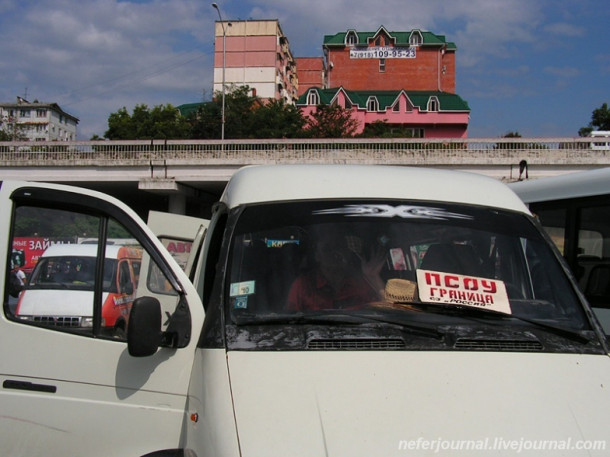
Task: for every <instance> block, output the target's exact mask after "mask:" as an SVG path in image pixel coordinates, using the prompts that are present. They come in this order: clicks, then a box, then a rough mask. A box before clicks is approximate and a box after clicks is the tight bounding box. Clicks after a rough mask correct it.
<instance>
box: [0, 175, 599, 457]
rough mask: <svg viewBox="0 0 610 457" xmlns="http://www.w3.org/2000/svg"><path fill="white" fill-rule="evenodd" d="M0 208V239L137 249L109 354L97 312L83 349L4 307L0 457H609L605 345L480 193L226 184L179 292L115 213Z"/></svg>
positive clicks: (443, 181) (538, 253)
mask: <svg viewBox="0 0 610 457" xmlns="http://www.w3.org/2000/svg"><path fill="white" fill-rule="evenodd" d="M0 203H1V207H0V208H1V210H0V211H1V212H2V218H0V220H2V221H5V223H3V224H2V226H1V227H0V234H1V235H3V236H4V237H5V239H7V240H10V239H11V237H12V236H28V235H29V233H23V232H24V227H25V228H27V229H28V230H37V233H40V232H41V231H42V232H47V231H48V232H52V231H56V230H57V226H56V225H55V224H53V223H52V222H50V221H54V220H57V221H65V220H72V221H74V224H75V228H74V230H77V227H82V226H85V225H86V226H87V227H90V228H89V229H88V231H89V232H91V231H92V227H95V228H96V229H97V233H100V234H101V235H103V234H110V233H116V232H119V233H122V234H124V236H125V237H130V238H132V239H135V240H137V241H138V242H139V243H140V244H141V246H142V248H143V251H144V252H145V254H144V256H143V261H142V269H141V275H140V281H139V285H138V290H137V293H136V295H137V296H136V298H135V300H134V302H133V306H132V308H131V313H130V319H129V329H128V332H127V341H126V342H124V341H120V340H117V339H114V338H109V337H107V336H106V335H105V334H104V332H103V331H101V327H100V323H101V312H100V311H94V323H93V328H92V331H91V332H90V334H87V335H83V334H82V333H77V332H74V331H73V330H71V329H69V328H62V327H57V326H52V325H49V324H43V323H35V322H31V321H28V320H23V319H20V317H19V316H18V315H15V314H12V313H11V312H10V309H11V308H10V307H9V306H7V305H5V308H4V310H5V312H4V313H3V315H2V317H1V318H0V347H3V348H11V349H10V350H9V349H6V350H5V351H4V354H3V356H2V358H1V359H0V381H1V382H2V390H1V391H0V411H1V412H0V453H1V454H3V455H29V456H32V455H51V456H53V455H57V456H59V455H93V456H107V455H123V456H149V457H152V456H154V457H161V456H164V457H167V456H188V457H195V456H198V457H203V456H219V455H222V456H235V457H238V456H241V457H250V456H251V457H258V456H278V457H279V456H282V457H285V456H287V455H290V456H319V455H324V456H346V457H347V456H350V457H352V456H362V457H364V456H370V455H384V456H405V455H460V456H471V455H504V456H511V455H517V454H523V455H542V454H544V455H546V454H548V455H571V456H572V455H607V453H608V444H609V443H608V442H607V441H608V439H609V434H608V431H607V424H608V423H609V422H610V408H608V406H609V405H610V390H609V389H608V386H610V359H609V357H608V343H607V341H606V339H605V336H604V334H603V332H602V330H601V328H600V325H599V323H598V321H597V320H596V318H595V316H594V315H593V313H592V312H591V309H590V307H589V305H588V304H587V302H586V300H585V298H584V297H583V295H582V293H581V292H580V291H579V289H578V287H577V286H576V283H575V281H574V278H573V277H572V275H571V273H570V272H569V270H568V268H567V267H566V265H565V263H564V262H563V261H562V259H561V256H560V255H559V254H558V252H557V250H556V248H555V247H554V246H553V245H552V243H551V242H550V240H549V238H548V236H547V235H546V234H545V233H544V232H543V231H542V230H541V228H540V226H539V224H538V223H537V222H536V221H535V220H534V219H533V218H532V216H531V215H530V213H529V211H528V210H527V208H526V207H525V205H524V204H523V203H522V202H521V200H520V199H519V198H518V197H517V196H516V195H515V194H514V193H513V192H512V191H511V190H509V189H508V188H507V187H506V186H505V185H503V184H502V183H500V182H498V181H495V180H492V179H489V178H485V177H482V176H479V175H474V174H467V173H457V172H450V171H443V170H428V169H423V168H408V167H388V166H339V165H337V166H327V165H326V166H317V165H293V166H262V167H247V168H244V169H242V170H239V171H238V172H236V173H235V175H234V176H233V177H232V179H231V180H230V182H229V184H228V185H227V187H226V189H225V192H224V194H223V196H222V198H221V199H220V201H219V202H218V203H217V204H216V205H215V207H214V210H213V214H212V219H211V221H210V224H209V227H208V229H207V233H206V235H205V237H204V241H203V249H202V251H201V252H199V251H198V250H197V249H196V248H195V246H193V248H192V249H191V255H193V256H195V258H196V259H197V261H196V262H195V263H194V268H195V270H194V272H193V275H192V281H189V279H188V277H187V273H188V272H184V271H182V269H181V268H180V267H179V266H178V264H177V263H176V262H175V261H174V260H173V259H172V257H171V256H170V254H169V253H168V252H167V251H166V250H165V249H164V248H163V246H162V244H161V243H160V242H159V240H158V239H156V238H155V237H154V235H153V234H152V232H151V231H150V230H149V229H148V228H147V227H146V226H145V225H144V224H143V223H142V222H141V221H140V220H139V218H138V217H137V216H136V215H135V214H133V213H132V212H131V211H130V210H129V209H128V208H126V207H125V206H124V205H122V204H121V203H120V202H118V201H116V200H114V199H111V198H109V197H106V196H103V195H101V194H98V193H95V192H92V191H87V190H82V189H80V190H75V189H72V188H67V187H61V186H49V185H45V186H43V185H40V184H26V183H7V182H4V183H2V188H1V189H0ZM66 211H68V212H69V213H70V214H68V215H67V214H65V212H66ZM37 215H38V222H37V223H34V222H33V220H36V217H37ZM68 216H69V217H68ZM26 220H27V221H28V224H25V221H26ZM168 223H169V224H170V225H171V224H172V223H173V224H174V225H176V226H178V225H180V218H179V217H178V216H175V215H168ZM62 227H64V230H68V231H69V230H72V228H71V227H70V226H69V225H65V224H64V225H62ZM196 231H197V228H196V227H193V231H192V234H193V235H192V238H193V239H195V233H196ZM168 233H169V232H168V231H167V230H166V231H165V234H166V235H167V234H168ZM62 235H65V236H71V235H72V233H65V234H62ZM99 244H100V245H103V239H102V237H100V239H99ZM7 246H10V243H6V245H5V246H2V247H0V256H3V257H4V259H9V257H10V251H9V250H8V249H7ZM102 260H103V259H98V268H103V267H102V264H103V261H102ZM5 264H8V260H6V261H5ZM7 288H8V283H7V286H5V289H7ZM101 289H102V288H101V286H99V285H97V286H96V288H95V290H96V291H98V292H96V293H99V294H100V298H98V299H97V300H98V301H97V302H96V303H97V304H96V306H101V293H102V291H101ZM7 292H8V291H5V293H4V296H5V297H7V296H8V293H7ZM6 300H7V298H5V301H6ZM96 310H97V308H96Z"/></svg>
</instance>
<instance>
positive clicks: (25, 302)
mask: <svg viewBox="0 0 610 457" xmlns="http://www.w3.org/2000/svg"><path fill="white" fill-rule="evenodd" d="M107 297H108V292H104V294H103V295H102V303H103V302H105V301H106V298H107ZM18 313H19V315H23V316H89V317H90V316H92V315H93V292H92V291H88V290H67V289H26V290H25V291H23V292H22V293H21V297H20V298H19V306H18Z"/></svg>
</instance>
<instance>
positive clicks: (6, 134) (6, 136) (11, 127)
mask: <svg viewBox="0 0 610 457" xmlns="http://www.w3.org/2000/svg"><path fill="white" fill-rule="evenodd" d="M24 129H25V126H23V125H20V124H17V122H16V121H15V119H14V118H12V117H9V116H2V117H0V141H25V140H27V136H26V135H25V134H24V133H23V130H24Z"/></svg>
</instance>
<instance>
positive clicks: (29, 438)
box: [0, 181, 204, 457]
mask: <svg viewBox="0 0 610 457" xmlns="http://www.w3.org/2000/svg"><path fill="white" fill-rule="evenodd" d="M180 225H181V224H177V223H175V224H174V226H176V227H179V226H180ZM196 232H197V229H194V230H193V231H192V232H190V233H191V234H190V235H189V237H190V240H194V239H195V236H196ZM0 240H1V242H0V268H2V269H3V270H2V278H3V279H2V281H0V296H2V299H3V312H2V313H0V347H2V348H3V349H4V351H3V355H2V356H1V357H0V455H47V456H66V455H88V456H100V457H101V456H108V455H117V453H118V454H121V455H134V456H135V455H146V454H150V453H151V452H153V451H158V450H160V449H165V450H169V449H176V448H178V447H179V446H180V442H181V439H182V438H183V435H182V431H183V421H184V417H185V416H184V414H185V407H186V402H187V392H188V386H189V382H190V378H191V368H192V366H193V358H194V354H195V350H196V344H197V341H198V340H199V333H200V329H201V328H202V324H203V318H204V311H203V306H202V304H201V300H200V299H199V297H198V295H197V292H196V290H195V288H194V287H193V285H192V283H191V281H190V280H189V279H188V277H187V276H186V274H185V273H184V271H182V269H181V268H180V267H179V265H178V264H177V263H176V262H175V260H174V259H173V258H172V257H171V256H170V255H169V253H168V252H167V250H166V249H164V247H163V245H162V244H161V242H160V241H159V239H158V238H157V237H156V236H155V234H153V233H152V231H151V230H150V229H149V228H148V227H147V226H146V224H145V223H144V222H143V221H142V220H141V219H140V218H139V217H138V216H137V215H136V214H135V213H134V212H133V211H132V210H131V209H130V208H128V207H127V206H126V205H124V204H123V203H122V202H120V201H118V200H116V199H114V198H112V197H109V196H107V195H104V194H101V193H98V192H94V191H90V190H87V189H78V188H74V187H68V186H60V185H52V184H40V183H24V182H21V183H19V182H7V181H4V182H1V183H0ZM82 243H89V244H94V247H93V249H92V254H91V256H90V265H91V270H92V271H91V273H92V275H91V279H90V280H86V281H85V280H82V279H80V278H79V277H78V275H79V274H81V273H83V270H82V262H76V261H72V260H70V261H69V262H68V261H65V262H64V261H61V262H60V261H58V260H56V259H48V260H47V264H48V267H45V268H44V269H43V270H44V271H40V275H44V281H39V280H37V281H32V283H31V284H30V283H29V282H28V281H29V279H30V278H29V277H31V276H32V275H33V271H36V265H37V263H38V262H39V261H40V259H43V258H45V257H44V256H43V254H44V252H45V251H46V248H47V247H48V246H51V245H55V244H64V245H69V244H75V245H79V244H82ZM116 245H122V246H130V247H131V248H134V249H135V248H137V249H141V250H142V251H143V253H144V256H145V257H146V258H147V261H148V264H149V266H150V269H149V268H146V269H144V265H143V264H142V267H141V268H139V267H138V268H136V267H135V266H134V267H133V268H132V270H130V271H132V272H133V284H132V286H131V287H130V288H129V291H128V292H125V294H126V295H129V297H127V296H126V297H121V300H125V302H129V303H130V304H131V303H132V304H133V307H131V310H130V312H129V313H126V316H125V317H126V318H128V319H129V322H128V326H127V331H126V332H117V331H116V329H112V328H108V326H107V325H106V322H105V317H104V315H103V313H102V308H103V304H104V296H105V294H107V292H106V290H107V289H111V288H112V287H115V284H114V283H113V282H112V281H111V280H108V278H117V277H120V274H119V275H117V274H116V272H115V270H114V269H116V268H119V265H118V264H117V262H116V260H115V259H113V258H112V256H111V255H110V253H111V251H112V249H113V248H116ZM143 258H144V257H143ZM39 270H42V266H41V268H39ZM19 272H20V273H19ZM151 272H152V274H151ZM18 273H19V276H21V278H22V279H21V281H22V282H23V281H25V286H24V285H23V284H19V281H15V280H14V279H13V278H14V277H17V278H19V276H17V275H18ZM119 273H120V272H119ZM60 276H61V279H59V278H60ZM115 282H116V281H115ZM47 284H50V285H49V286H48V287H47ZM59 286H61V287H59ZM24 287H25V288H27V292H28V293H30V292H31V291H33V292H36V294H37V296H38V298H37V299H36V300H35V301H36V302H35V303H31V304H30V305H31V306H29V308H30V309H31V311H28V312H27V313H25V312H19V311H18V306H19V295H20V294H21V293H23V292H22V290H23V289H24ZM116 287H119V286H118V285H116ZM126 290H127V289H126ZM68 291H73V293H72V296H70V297H68V295H69V294H68ZM36 294H35V295H36ZM75 297H76V298H75ZM74 300H80V301H81V302H79V303H78V304H79V306H78V307H75V306H74ZM159 302H161V303H162V310H163V314H162V315H161V312H160V311H159V308H160V306H159ZM68 305H70V306H68ZM116 305H117V306H118V305H120V303H118V302H117V303H116ZM149 305H153V306H149ZM74 309H78V312H75V311H74ZM83 310H86V311H83ZM136 310H138V312H137V313H136V312H135V311H136ZM151 310H152V312H150V311H151ZM43 311H44V312H43ZM136 314H138V315H139V316H144V317H146V316H147V315H149V316H152V317H153V318H155V319H156V321H158V324H157V326H156V330H155V331H152V332H148V333H146V332H141V331H140V332H137V331H134V332H132V331H131V330H132V327H133V328H135V329H136V330H139V329H141V328H142V326H140V327H137V326H136V325H135V322H136V321H137V319H135V318H134V316H135V315H136ZM153 320H154V319H151V320H150V321H153ZM161 321H162V324H161ZM132 324H134V325H132ZM162 326H163V328H164V329H168V331H167V332H165V331H162V328H161V327H162ZM148 328H152V326H150V327H148ZM170 330H171V332H170ZM137 335H141V336H142V339H146V338H147V337H148V336H149V335H150V336H153V337H154V338H155V340H156V341H158V342H157V343H156V345H150V344H149V345H147V346H146V348H147V349H149V348H151V347H152V350H150V351H149V352H147V353H144V352H140V353H136V352H135V351H133V350H132V341H133V340H134V339H135V341H136V343H139V342H140V341H138V338H137V337H135V338H134V336H137ZM146 355H148V356H146ZM117 449H120V451H117ZM164 455H165V454H164Z"/></svg>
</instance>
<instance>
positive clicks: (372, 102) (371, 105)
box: [366, 97, 379, 111]
mask: <svg viewBox="0 0 610 457" xmlns="http://www.w3.org/2000/svg"><path fill="white" fill-rule="evenodd" d="M366 110H367V111H379V101H377V98H376V97H369V99H368V101H367V102H366Z"/></svg>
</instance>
